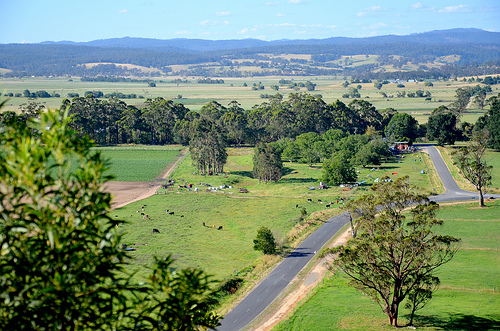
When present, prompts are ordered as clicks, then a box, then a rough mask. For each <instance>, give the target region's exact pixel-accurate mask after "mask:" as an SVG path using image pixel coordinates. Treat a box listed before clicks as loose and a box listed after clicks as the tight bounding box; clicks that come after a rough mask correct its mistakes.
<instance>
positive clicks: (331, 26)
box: [327, 25, 337, 29]
mask: <svg viewBox="0 0 500 331" xmlns="http://www.w3.org/2000/svg"><path fill="white" fill-rule="evenodd" d="M327 28H328V29H335V28H337V26H336V25H328V26H327Z"/></svg>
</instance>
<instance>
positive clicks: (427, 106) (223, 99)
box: [0, 59, 500, 123]
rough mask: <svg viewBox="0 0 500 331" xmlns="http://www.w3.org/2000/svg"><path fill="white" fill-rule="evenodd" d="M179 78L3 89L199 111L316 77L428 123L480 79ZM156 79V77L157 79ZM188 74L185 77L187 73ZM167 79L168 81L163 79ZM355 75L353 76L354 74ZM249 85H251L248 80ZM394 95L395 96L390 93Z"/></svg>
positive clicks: (327, 88)
mask: <svg viewBox="0 0 500 331" xmlns="http://www.w3.org/2000/svg"><path fill="white" fill-rule="evenodd" d="M361 60H362V61H369V60H370V59H360V60H359V61H361ZM176 78H178V77H173V76H172V77H161V78H156V81H157V83H156V85H157V86H156V87H148V85H147V83H132V82H130V83H124V82H123V83H108V82H97V83H96V82H82V81H80V79H79V78H77V77H73V78H71V81H70V79H69V78H43V77H31V78H23V79H5V78H2V79H0V91H1V92H2V93H8V92H12V93H14V94H15V93H21V94H22V93H23V91H24V90H25V89H28V90H30V91H31V92H35V91H38V90H46V91H47V92H49V93H53V92H56V93H59V94H60V95H61V97H60V98H45V99H38V100H37V101H39V102H43V103H45V105H46V107H48V108H59V107H60V105H61V102H62V100H63V99H64V98H66V97H67V94H68V93H79V94H80V96H83V94H84V93H85V91H94V90H95V91H102V92H103V93H104V94H107V93H112V92H116V91H118V92H122V93H124V94H132V93H134V94H137V95H138V96H142V97H144V98H155V97H163V98H166V99H172V100H175V101H176V102H181V103H183V104H185V105H186V106H187V107H188V108H189V109H191V110H199V109H200V108H201V107H202V106H203V105H205V104H206V103H208V101H210V100H216V101H218V102H219V103H221V104H222V105H227V104H229V103H230V102H231V101H234V100H236V101H238V102H239V103H240V104H241V106H242V107H243V108H244V109H250V108H252V107H253V106H255V105H259V104H261V103H262V102H264V101H266V100H267V99H262V98H261V94H269V95H273V94H275V93H276V91H274V90H271V89H270V85H278V84H279V83H278V81H279V80H280V79H282V78H284V79H288V80H291V81H293V82H297V83H299V82H306V81H308V80H309V81H311V82H313V83H315V84H317V86H316V90H315V91H313V92H310V93H312V94H320V95H322V96H323V100H324V101H325V102H327V103H329V104H330V103H332V102H335V101H336V100H337V99H339V100H342V101H343V102H344V103H346V104H348V103H349V102H350V101H352V99H346V98H342V94H344V93H346V92H347V91H348V88H349V87H351V86H357V85H360V86H361V89H360V90H359V92H360V94H361V98H362V99H365V100H367V101H369V102H370V103H372V104H373V105H374V106H375V107H376V108H377V109H379V110H382V109H385V108H389V107H392V108H394V109H396V110H398V111H404V112H408V113H410V114H411V115H413V116H414V117H415V118H416V119H417V120H418V121H419V123H425V122H427V117H428V116H429V114H430V113H431V112H432V110H433V109H435V108H437V107H439V106H441V105H449V104H450V103H451V102H452V101H453V100H454V97H455V90H456V89H457V88H459V87H465V86H475V85H476V84H477V83H476V82H472V83H469V82H463V81H461V80H457V81H437V82H434V83H433V84H434V86H432V87H425V86H424V84H423V83H422V82H417V83H415V82H409V83H405V84H404V85H405V87H404V88H398V87H397V86H396V85H397V84H385V85H383V87H382V89H381V90H377V89H376V88H375V87H374V84H373V83H364V84H356V83H355V84H352V85H350V86H349V87H348V88H344V87H343V86H342V83H343V82H344V81H345V79H344V78H343V77H336V76H307V77H276V76H263V77H245V78H224V82H225V83H224V84H198V83H196V81H197V79H198V77H189V78H187V79H188V81H189V82H190V83H180V84H178V85H177V84H175V83H170V81H172V80H174V79H176ZM153 79H154V78H153ZM183 79H185V78H183ZM160 80H162V81H163V82H160ZM348 80H349V78H348ZM245 83H246V84H247V86H246V87H244V86H243V84H245ZM254 83H255V84H259V83H262V84H263V85H264V86H265V89H264V90H258V91H253V90H252V85H253V84H254ZM418 89H422V90H424V91H430V92H431V93H432V100H431V101H425V99H424V98H397V97H396V93H397V92H398V91H400V92H402V91H407V92H408V91H411V92H415V91H416V90H418ZM300 91H301V92H305V88H301V90H300ZM296 92H297V91H295V90H293V89H290V88H288V87H286V86H280V89H279V93H281V94H283V95H284V97H285V98H287V95H288V94H290V93H296ZM380 92H384V93H386V94H387V95H388V97H383V96H382V95H381V94H380ZM499 92H500V90H499V87H497V86H493V94H492V95H496V94H498V93H499ZM178 95H182V99H177V97H178ZM391 95H392V96H393V97H392V98H391V97H390V96H391ZM124 101H125V102H127V103H128V104H131V105H134V106H137V107H142V106H143V105H144V101H145V99H138V98H137V99H124ZM26 102H27V99H26V98H23V97H13V98H10V99H9V101H8V103H7V104H6V106H5V108H4V109H5V110H14V111H15V110H17V109H18V108H19V105H20V104H22V103H26ZM483 113H484V111H482V110H479V109H477V106H476V105H474V104H473V105H471V108H470V109H468V112H467V113H466V114H464V116H463V117H462V121H468V122H475V121H476V120H477V118H478V117H479V116H480V115H481V114H483Z"/></svg>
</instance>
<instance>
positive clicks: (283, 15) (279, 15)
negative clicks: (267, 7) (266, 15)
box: [276, 13, 286, 17]
mask: <svg viewBox="0 0 500 331" xmlns="http://www.w3.org/2000/svg"><path fill="white" fill-rule="evenodd" d="M276 16H278V17H285V16H286V15H285V14H283V13H278V14H277V15H276Z"/></svg>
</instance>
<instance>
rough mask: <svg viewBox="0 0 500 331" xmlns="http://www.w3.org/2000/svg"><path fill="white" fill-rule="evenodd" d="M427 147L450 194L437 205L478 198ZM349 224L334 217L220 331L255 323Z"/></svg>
mask: <svg viewBox="0 0 500 331" xmlns="http://www.w3.org/2000/svg"><path fill="white" fill-rule="evenodd" d="M420 147H425V148H426V149H427V151H428V153H429V155H430V157H431V159H432V161H433V163H434V166H435V167H436V171H437V173H438V175H439V178H441V181H442V182H443V184H444V187H445V189H446V192H445V193H443V194H440V195H436V196H432V197H430V199H431V200H433V201H436V202H444V201H456V200H469V199H478V193H475V192H468V191H464V190H462V189H460V188H459V187H458V185H457V183H456V182H455V180H454V179H453V177H452V175H451V173H450V171H449V170H448V167H447V166H446V164H445V163H444V161H443V159H442V157H441V154H439V152H438V151H437V149H436V148H435V147H433V146H429V145H425V146H423V145H421V146H420ZM487 197H494V198H500V195H499V194H487V195H485V199H486V198H487ZM347 222H349V217H348V215H347V213H344V214H342V215H339V216H336V217H333V218H332V219H330V220H329V221H328V222H326V223H325V224H323V225H322V226H321V227H320V228H319V229H318V230H316V231H315V232H314V233H312V234H311V235H310V236H309V237H308V238H307V239H306V240H304V242H303V243H302V244H301V245H300V246H299V247H297V248H296V249H295V250H294V251H293V252H292V253H291V254H290V255H289V256H287V257H286V258H285V259H284V260H283V261H282V262H281V263H280V264H279V265H278V266H277V267H276V268H275V269H274V270H273V271H272V272H271V273H270V274H269V275H268V276H267V277H266V278H265V279H264V280H263V281H262V282H261V283H260V284H258V285H257V286H256V287H255V288H254V289H253V290H252V291H251V292H250V293H249V294H248V295H247V296H246V297H245V298H244V299H243V300H242V301H241V302H240V303H239V304H238V305H237V306H236V307H234V309H233V310H231V311H230V312H229V313H228V314H227V315H226V316H225V317H224V319H222V320H221V326H219V327H218V328H216V330H218V331H237V330H241V329H243V328H245V327H246V326H247V325H248V324H250V322H251V321H253V320H254V319H255V318H256V317H257V316H258V315H259V314H260V313H261V312H262V311H263V310H264V309H265V308H266V307H267V306H268V305H269V304H271V302H273V301H274V300H275V299H276V298H277V297H278V295H279V294H280V293H281V291H283V290H284V289H285V287H286V286H287V285H288V284H289V283H290V282H291V281H292V279H294V277H295V276H296V275H297V274H298V273H299V271H300V270H302V268H304V267H305V266H306V264H308V263H309V261H311V259H312V258H313V257H314V255H315V254H316V252H319V250H320V249H321V248H322V247H323V246H324V245H325V244H326V243H327V242H328V241H329V240H330V239H331V237H332V236H334V235H335V234H336V233H337V232H338V231H339V230H340V229H341V228H342V227H343V226H344V225H345V224H347Z"/></svg>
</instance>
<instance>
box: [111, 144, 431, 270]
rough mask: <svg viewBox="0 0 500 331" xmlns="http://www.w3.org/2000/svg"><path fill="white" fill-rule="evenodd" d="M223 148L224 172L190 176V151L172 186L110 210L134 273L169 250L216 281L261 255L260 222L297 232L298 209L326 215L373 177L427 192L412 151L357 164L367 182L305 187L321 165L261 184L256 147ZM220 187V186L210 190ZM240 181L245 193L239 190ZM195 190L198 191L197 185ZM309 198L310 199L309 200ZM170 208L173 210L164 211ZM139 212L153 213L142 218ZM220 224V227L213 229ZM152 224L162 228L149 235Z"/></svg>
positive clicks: (283, 233)
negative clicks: (405, 180)
mask: <svg viewBox="0 0 500 331" xmlns="http://www.w3.org/2000/svg"><path fill="white" fill-rule="evenodd" d="M228 152H229V158H228V163H227V165H226V167H225V169H226V170H227V173H226V174H225V175H220V176H210V177H208V176H199V175H194V174H193V173H194V172H195V168H194V167H193V166H192V165H191V160H190V158H189V157H188V158H186V159H185V161H184V162H183V163H182V164H181V165H180V166H179V168H178V169H177V170H176V172H175V174H174V175H173V179H174V180H175V181H176V184H175V186H174V187H173V188H171V189H170V188H169V189H160V190H159V191H158V194H156V195H154V196H153V197H151V198H148V199H145V200H141V201H139V202H136V203H132V204H130V205H127V206H125V207H123V208H120V209H117V210H115V211H113V214H114V215H117V216H118V218H119V219H122V220H125V221H127V224H125V225H123V226H122V229H123V231H124V232H125V233H126V234H125V242H126V243H127V244H128V245H133V244H135V245H134V246H132V247H135V248H137V250H136V251H134V252H133V253H132V255H133V258H134V262H133V263H134V265H135V266H137V270H138V272H139V274H138V276H139V277H142V276H143V275H144V272H145V270H146V267H147V266H150V265H151V263H152V261H153V257H152V255H155V254H156V255H160V256H162V255H166V254H173V256H174V257H175V258H176V259H177V262H176V263H177V264H176V265H178V266H184V267H186V266H196V267H202V268H203V269H205V270H206V271H207V272H208V273H210V274H212V275H214V276H215V277H216V278H218V279H223V278H226V277H229V276H230V275H231V274H232V273H233V272H234V271H235V270H241V269H244V268H246V267H249V266H252V265H253V264H254V263H255V261H256V260H257V259H258V258H259V257H260V256H261V254H260V253H258V252H255V251H254V250H253V248H252V247H253V243H252V241H253V239H254V238H255V236H256V233H257V230H258V229H259V228H260V227H261V226H267V227H269V228H271V229H272V230H273V231H275V232H276V234H277V236H278V237H281V238H287V237H291V238H294V237H297V236H298V235H299V234H298V233H297V232H295V230H292V229H293V228H294V227H295V226H297V219H298V218H299V217H300V209H301V208H302V207H304V208H306V211H307V212H308V214H309V215H311V216H310V219H311V220H314V219H320V220H326V219H328V218H330V217H331V216H332V215H333V214H335V213H336V211H338V210H339V208H340V206H341V204H340V203H339V204H337V203H336V201H337V200H339V198H341V197H346V198H351V197H353V196H356V195H358V194H360V193H362V192H366V191H367V190H368V184H371V183H372V182H373V181H374V180H375V179H376V178H381V177H383V176H389V177H392V178H395V177H398V176H403V175H406V174H408V175H409V176H410V180H411V181H412V183H414V184H416V185H418V186H421V187H424V188H425V189H426V190H428V191H430V185H429V177H428V175H427V174H421V173H420V171H421V170H424V169H425V165H424V162H423V161H420V159H419V158H418V156H420V154H415V155H413V156H412V155H411V154H410V155H408V156H407V157H405V158H404V159H397V160H394V161H391V162H390V163H385V164H383V165H382V166H381V167H377V168H366V169H362V168H361V169H359V170H358V171H359V173H358V174H359V181H362V180H364V181H365V182H366V183H365V185H362V186H359V187H354V188H353V189H352V190H351V189H348V188H338V187H334V188H329V189H327V190H309V189H308V187H317V186H318V185H319V182H318V178H319V176H320V175H321V165H315V166H312V167H309V166H308V165H305V164H297V163H293V164H292V163H285V164H284V167H285V176H284V177H283V179H282V180H280V181H279V182H278V183H270V184H267V185H265V184H263V183H262V184H260V185H259V184H258V181H257V180H256V179H254V178H253V177H252V175H251V171H252V156H253V154H252V153H253V150H252V149H246V148H241V149H229V151H228ZM105 155H106V154H105ZM422 156H424V157H425V154H422ZM415 160H417V161H415ZM393 173H394V175H393ZM186 183H191V184H193V187H192V190H188V189H187V188H179V187H178V186H179V185H185V184H186ZM206 184H208V185H209V186H206ZM222 185H225V188H224V189H218V190H217V191H214V190H208V187H218V188H220V186H222ZM229 186H232V188H229ZM240 187H244V188H246V189H248V190H249V193H239V188H240ZM195 188H197V189H198V190H197V191H194V189H195ZM344 190H345V191H344ZM309 198H310V199H311V200H312V201H313V202H308V201H307V199H309ZM318 200H321V201H323V202H330V201H333V202H335V203H334V204H333V205H332V207H331V208H330V209H326V207H325V205H326V204H325V203H320V202H318ZM144 205H145V207H144V210H142V208H141V207H142V206H144ZM297 205H298V206H299V208H297V207H296V206H297ZM167 209H168V210H169V212H174V215H170V214H167V212H166V211H167ZM141 213H145V214H147V215H148V216H149V218H150V219H149V220H147V219H144V218H143V217H142V215H141ZM203 222H204V223H205V226H203ZM319 225H321V221H319V222H314V225H312V227H311V229H313V228H315V227H317V226H319ZM214 226H215V228H214ZM220 226H222V230H217V229H218V227H220ZM153 228H156V229H159V230H160V232H161V234H159V235H158V234H155V235H153V233H152V229H153Z"/></svg>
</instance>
